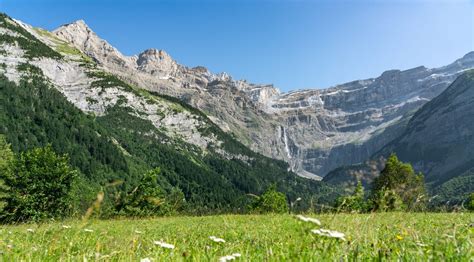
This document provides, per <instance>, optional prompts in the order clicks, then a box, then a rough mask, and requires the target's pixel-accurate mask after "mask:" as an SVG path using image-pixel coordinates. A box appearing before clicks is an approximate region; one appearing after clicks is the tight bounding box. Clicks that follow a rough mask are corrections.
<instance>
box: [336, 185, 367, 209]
mask: <svg viewBox="0 0 474 262" xmlns="http://www.w3.org/2000/svg"><path fill="white" fill-rule="evenodd" d="M364 198H365V192H364V187H363V186H362V183H361V182H360V181H358V182H357V186H356V188H355V190H354V193H353V194H352V195H350V196H344V197H340V198H338V199H337V200H336V207H337V208H338V210H339V211H342V212H364V211H365V210H366V208H367V204H366V202H365V199H364Z"/></svg>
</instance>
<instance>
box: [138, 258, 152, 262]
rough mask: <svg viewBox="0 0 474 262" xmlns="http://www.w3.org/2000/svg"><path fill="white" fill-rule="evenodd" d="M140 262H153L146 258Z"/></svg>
mask: <svg viewBox="0 0 474 262" xmlns="http://www.w3.org/2000/svg"><path fill="white" fill-rule="evenodd" d="M140 262H151V259H149V258H147V257H145V258H142V259H140Z"/></svg>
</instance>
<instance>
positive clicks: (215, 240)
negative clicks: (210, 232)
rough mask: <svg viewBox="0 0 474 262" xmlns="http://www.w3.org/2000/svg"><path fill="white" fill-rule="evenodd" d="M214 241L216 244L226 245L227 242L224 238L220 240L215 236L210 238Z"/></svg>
mask: <svg viewBox="0 0 474 262" xmlns="http://www.w3.org/2000/svg"><path fill="white" fill-rule="evenodd" d="M209 238H210V239H211V240H212V241H214V242H216V243H225V240H224V239H222V238H218V237H215V236H210V237H209Z"/></svg>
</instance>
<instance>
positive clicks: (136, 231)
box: [135, 230, 143, 234]
mask: <svg viewBox="0 0 474 262" xmlns="http://www.w3.org/2000/svg"><path fill="white" fill-rule="evenodd" d="M141 233H143V232H142V231H138V230H135V234H141Z"/></svg>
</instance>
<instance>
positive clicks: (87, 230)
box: [84, 228, 94, 232]
mask: <svg viewBox="0 0 474 262" xmlns="http://www.w3.org/2000/svg"><path fill="white" fill-rule="evenodd" d="M84 231H85V232H94V230H92V229H89V228H84Z"/></svg>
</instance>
